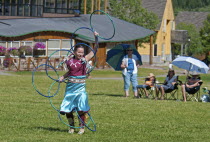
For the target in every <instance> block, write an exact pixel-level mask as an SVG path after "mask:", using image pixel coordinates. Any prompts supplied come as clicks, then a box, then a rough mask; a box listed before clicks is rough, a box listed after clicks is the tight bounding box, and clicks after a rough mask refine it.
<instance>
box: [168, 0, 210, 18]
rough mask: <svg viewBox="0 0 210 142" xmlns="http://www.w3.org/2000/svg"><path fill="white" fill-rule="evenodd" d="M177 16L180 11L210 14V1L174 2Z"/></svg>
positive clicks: (184, 0)
mask: <svg viewBox="0 0 210 142" xmlns="http://www.w3.org/2000/svg"><path fill="white" fill-rule="evenodd" d="M172 2H173V7H174V12H175V15H176V14H177V13H178V11H203V12H204V11H206V12H210V0H172Z"/></svg>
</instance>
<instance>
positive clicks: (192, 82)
mask: <svg viewBox="0 0 210 142" xmlns="http://www.w3.org/2000/svg"><path fill="white" fill-rule="evenodd" d="M190 75H191V77H190V76H189V77H188V78H187V82H186V83H185V84H182V85H181V88H182V96H183V101H184V102H186V101H187V96H186V92H187V93H189V94H195V93H196V92H197V91H198V90H199V89H200V86H201V85H202V83H203V82H202V80H200V77H199V76H200V75H199V74H198V73H197V72H192V73H191V74H190Z"/></svg>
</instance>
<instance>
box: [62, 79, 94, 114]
mask: <svg viewBox="0 0 210 142" xmlns="http://www.w3.org/2000/svg"><path fill="white" fill-rule="evenodd" d="M70 77H71V78H76V79H85V78H86V76H70ZM85 87H86V84H85V82H84V83H72V82H68V83H66V91H65V94H64V99H63V101H62V104H61V108H60V112H64V113H69V112H71V111H73V110H74V109H75V108H76V110H77V111H84V112H87V111H89V110H90V106H89V104H88V95H87V92H86V89H85Z"/></svg>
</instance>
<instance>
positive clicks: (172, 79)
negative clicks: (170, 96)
mask: <svg viewBox="0 0 210 142" xmlns="http://www.w3.org/2000/svg"><path fill="white" fill-rule="evenodd" d="M176 82H177V76H176V75H175V71H174V70H173V69H169V71H168V75H167V76H166V79H165V81H164V83H163V85H156V96H157V97H158V94H159V91H161V97H160V99H161V100H163V99H164V95H165V91H166V90H169V89H170V90H174V85H175V84H176ZM156 99H157V98H156Z"/></svg>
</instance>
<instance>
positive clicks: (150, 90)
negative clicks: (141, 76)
mask: <svg viewBox="0 0 210 142" xmlns="http://www.w3.org/2000/svg"><path fill="white" fill-rule="evenodd" d="M148 80H149V79H148V78H145V82H146V81H148ZM154 82H155V80H154ZM145 89H146V91H148V97H149V98H151V99H152V98H154V90H155V88H154V87H150V86H149V85H147V86H146V88H145ZM137 90H138V94H139V96H140V98H143V97H145V98H146V94H145V91H144V88H142V87H138V86H137Z"/></svg>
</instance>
